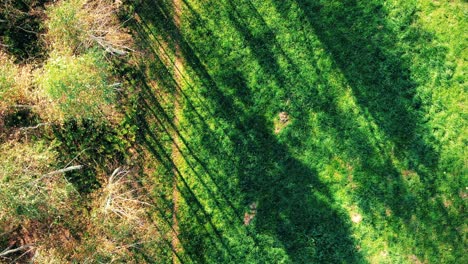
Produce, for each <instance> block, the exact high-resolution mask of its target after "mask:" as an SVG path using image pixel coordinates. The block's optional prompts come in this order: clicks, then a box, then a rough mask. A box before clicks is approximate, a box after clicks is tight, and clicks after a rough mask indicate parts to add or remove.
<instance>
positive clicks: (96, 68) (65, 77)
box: [36, 51, 114, 120]
mask: <svg viewBox="0 0 468 264" xmlns="http://www.w3.org/2000/svg"><path fill="white" fill-rule="evenodd" d="M108 68H109V65H108V64H107V62H106V60H105V58H104V55H103V54H102V53H101V52H98V51H90V52H88V53H86V54H83V55H79V56H71V55H59V54H52V56H51V58H50V59H49V60H48V61H47V62H46V64H45V65H44V69H43V70H42V71H41V72H39V73H38V74H37V75H36V81H37V83H38V85H39V87H40V88H41V89H42V90H43V91H44V92H45V93H46V95H47V96H48V97H49V98H50V99H51V100H52V102H53V106H55V107H56V110H58V111H57V112H52V113H51V118H52V119H55V120H64V119H68V118H74V119H79V118H92V117H94V118H102V117H103V116H104V115H105V114H106V113H109V111H110V108H111V107H110V105H111V103H112V102H113V100H114V88H113V86H112V85H111V82H110V73H109V71H108Z"/></svg>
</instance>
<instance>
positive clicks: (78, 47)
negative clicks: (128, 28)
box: [47, 0, 131, 55]
mask: <svg viewBox="0 0 468 264" xmlns="http://www.w3.org/2000/svg"><path fill="white" fill-rule="evenodd" d="M118 8H119V4H116V2H114V1H110V0H97V1H86V0H67V1H61V2H60V3H59V4H57V5H54V6H52V7H51V8H49V9H48V12H47V14H48V16H49V21H48V22H47V29H48V34H47V39H48V40H49V43H50V44H51V46H52V49H53V50H56V51H60V52H65V53H71V52H72V53H81V52H86V50H88V49H90V48H92V47H99V48H104V49H105V50H106V51H107V52H109V53H112V54H119V55H122V54H125V50H127V49H129V48H128V46H129V45H130V43H131V36H130V35H129V34H127V33H126V32H124V31H123V29H122V28H121V27H120V23H119V20H118V18H117V16H116V12H117V11H118Z"/></svg>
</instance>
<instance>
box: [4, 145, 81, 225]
mask: <svg viewBox="0 0 468 264" xmlns="http://www.w3.org/2000/svg"><path fill="white" fill-rule="evenodd" d="M56 155H57V154H56V153H55V152H54V151H52V148H51V147H50V146H47V145H45V144H44V143H42V142H38V143H30V142H25V143H18V142H7V143H5V144H2V145H0V156H2V159H0V223H9V224H10V225H12V226H14V225H15V224H20V223H21V222H23V221H25V220H33V219H38V220H39V219H42V218H44V217H50V216H53V215H56V214H57V213H58V212H65V211H66V210H64V209H65V208H66V207H67V203H66V200H67V199H68V198H69V195H70V194H71V192H72V191H73V189H72V187H71V185H70V184H69V183H68V182H67V181H66V180H65V179H64V178H63V177H60V174H54V175H52V174H50V175H48V174H47V173H48V172H50V171H53V168H52V167H51V166H50V163H51V162H52V161H53V160H54V159H55V157H56Z"/></svg>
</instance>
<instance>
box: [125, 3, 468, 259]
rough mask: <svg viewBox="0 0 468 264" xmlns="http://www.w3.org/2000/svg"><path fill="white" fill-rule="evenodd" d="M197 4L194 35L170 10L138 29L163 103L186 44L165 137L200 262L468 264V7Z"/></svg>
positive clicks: (189, 14)
mask: <svg viewBox="0 0 468 264" xmlns="http://www.w3.org/2000/svg"><path fill="white" fill-rule="evenodd" d="M184 3H185V5H184V6H183V11H182V14H183V20H182V25H183V28H182V30H181V31H178V30H177V29H176V27H175V25H174V24H173V22H171V20H170V19H168V17H170V16H171V12H172V11H171V7H170V5H169V4H168V3H166V2H164V1H162V2H151V3H143V2H142V3H139V4H138V3H137V4H135V6H134V8H135V10H136V13H137V15H138V19H137V20H136V23H135V25H134V27H135V29H136V30H137V32H138V35H139V36H141V37H142V38H144V41H142V42H141V43H142V45H143V46H144V47H145V48H146V50H147V52H150V51H152V52H150V53H153V56H156V58H155V60H159V65H158V63H153V65H148V64H147V68H146V77H145V78H146V79H148V78H149V79H151V78H150V77H151V76H155V75H159V76H157V77H156V78H159V79H158V80H157V81H158V87H157V89H158V90H157V92H156V93H162V92H161V91H164V89H169V91H170V89H171V88H170V87H174V83H173V82H172V81H173V80H171V76H173V73H172V72H171V63H173V61H171V59H170V58H172V57H173V54H174V46H173V45H171V41H173V40H174V39H179V40H180V43H179V45H180V46H181V48H182V54H183V56H184V61H185V62H186V63H185V65H184V67H185V71H186V73H187V74H186V75H184V82H183V85H182V87H180V89H181V92H182V94H183V96H182V98H181V100H182V104H183V106H184V110H183V118H182V120H180V125H178V126H177V127H173V125H171V123H170V119H166V121H165V122H167V123H166V124H165V126H166V127H167V128H168V129H169V130H172V129H176V130H178V131H179V133H180V135H181V138H182V142H181V145H182V156H183V157H184V162H183V163H185V165H183V166H179V168H178V171H180V174H181V177H182V178H184V179H186V180H185V181H184V183H183V184H182V185H181V193H182V194H183V198H184V201H185V205H183V206H181V210H182V213H181V217H180V218H181V219H180V222H179V224H180V226H181V241H182V245H183V247H184V251H185V253H186V255H187V256H186V258H187V260H188V261H193V262H201V263H205V262H209V263H213V262H218V263H219V262H223V263H224V262H226V263H228V262H236V263H257V262H269V263H281V262H296V263H315V262H316V263H351V262H356V263H362V262H371V263H417V262H429V263H440V262H443V263H457V262H460V261H462V262H463V259H464V249H465V243H466V238H465V230H466V225H465V223H464V217H465V215H464V208H465V203H466V202H465V199H466V198H465V197H466V195H465V192H466V190H465V187H466V177H465V176H466V166H465V164H464V160H465V157H466V155H465V151H464V143H463V142H464V141H465V140H466V138H465V134H466V133H465V130H466V129H465V119H466V117H465V113H466V111H465V110H464V105H465V104H466V102H465V99H464V98H465V97H464V96H463V95H464V91H465V89H466V85H465V77H464V73H465V72H466V65H465V64H466V63H465V60H466V50H465V49H464V48H463V47H464V44H463V43H464V42H465V41H466V34H465V33H464V31H463V28H464V27H465V25H466V18H465V17H464V15H463V14H464V12H465V10H466V5H465V4H464V3H462V2H456V1H455V2H451V3H428V2H426V1H409V2H408V1H396V0H395V1H389V2H388V1H387V2H383V1H370V2H369V1H366V2H364V1H358V2H356V1H305V0H304V1H300V0H298V1H236V2H234V1H229V0H226V1H185V2H184ZM436 24H437V25H438V26H437V27H436V26H435V25H436ZM444 25H445V26H444ZM163 41H165V42H167V43H168V44H166V46H165V45H161V42H163ZM161 69H162V70H163V71H161ZM161 72H164V74H160V73H161ZM158 73H159V74H158ZM165 76H167V77H165ZM153 78H154V77H153ZM142 80H143V78H142ZM150 81H151V80H150ZM150 81H149V82H150ZM153 87H154V86H153ZM174 89H179V88H177V87H176V88H174ZM156 96H158V95H156ZM169 98H170V97H169ZM159 102H160V103H161V104H162V106H161V108H160V110H162V111H163V112H165V111H164V109H169V108H170V107H169V106H167V105H170V104H171V103H170V102H171V100H170V99H169V100H168V98H167V97H165V98H164V99H161V100H159ZM149 105H150V106H153V105H152V104H151V103H150V104H149ZM166 112H167V111H166ZM281 113H286V114H287V116H288V121H287V125H284V126H281V129H280V130H279V131H278V129H277V127H278V120H280V119H281V116H280V115H281ZM168 115H170V114H168ZM283 115H284V114H283ZM165 122H162V123H165ZM275 126H276V129H275ZM275 130H276V131H275ZM162 137H164V136H162ZM166 137H167V136H166ZM161 150H162V151H166V152H167V153H170V150H167V149H166V150H163V149H162V148H161ZM181 164H182V163H181ZM170 165H171V164H169V166H170ZM252 203H256V204H258V208H257V209H256V214H255V216H254V218H253V220H252V221H251V222H250V224H249V225H248V226H245V225H243V224H242V219H243V218H244V214H245V213H247V212H250V209H249V206H250V205H251V204H252Z"/></svg>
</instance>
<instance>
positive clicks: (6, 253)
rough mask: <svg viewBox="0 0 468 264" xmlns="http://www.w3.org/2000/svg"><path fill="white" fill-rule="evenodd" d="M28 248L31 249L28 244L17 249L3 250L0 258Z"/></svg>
mask: <svg viewBox="0 0 468 264" xmlns="http://www.w3.org/2000/svg"><path fill="white" fill-rule="evenodd" d="M30 247H32V245H30V244H28V245H23V246H21V247H18V248H14V249H5V250H4V251H3V252H1V253H0V257H4V256H6V255H8V254H11V253H15V252H18V251H21V250H24V249H27V248H30Z"/></svg>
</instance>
